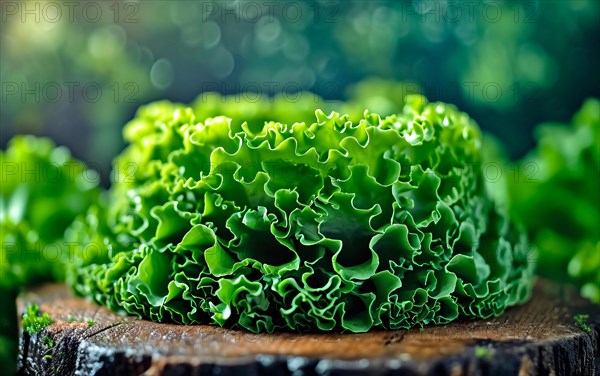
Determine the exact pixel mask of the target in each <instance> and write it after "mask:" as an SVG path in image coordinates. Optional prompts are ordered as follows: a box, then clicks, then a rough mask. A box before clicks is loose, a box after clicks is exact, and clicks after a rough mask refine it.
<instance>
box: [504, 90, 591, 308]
mask: <svg viewBox="0 0 600 376" xmlns="http://www.w3.org/2000/svg"><path fill="white" fill-rule="evenodd" d="M537 135H538V139H539V144H538V147H537V149H536V150H534V151H533V152H532V153H530V154H529V155H528V156H526V157H525V158H524V159H523V160H522V161H521V162H520V163H519V165H518V166H517V167H518V168H517V169H516V170H515V171H516V174H515V176H511V177H510V178H509V179H508V186H509V195H508V196H509V202H510V206H511V210H512V212H513V213H514V214H515V215H516V216H517V217H518V219H519V220H520V221H522V222H523V223H524V224H525V225H526V226H527V228H528V230H529V232H530V234H531V237H532V240H533V241H534V242H535V243H536V244H537V246H538V248H539V251H540V256H539V267H538V271H539V273H540V274H541V275H543V276H546V277H549V278H555V279H559V280H564V281H567V280H568V281H572V282H574V283H576V284H577V285H579V286H580V287H581V294H582V295H583V296H585V297H587V298H589V299H591V300H592V301H594V302H600V211H599V210H598V208H600V194H599V192H600V101H599V100H597V99H589V100H587V101H586V102H585V103H584V104H583V107H582V108H581V109H580V110H579V112H577V114H575V116H574V117H573V119H572V121H571V124H570V125H565V124H543V125H541V126H540V127H539V128H538V129H537Z"/></svg>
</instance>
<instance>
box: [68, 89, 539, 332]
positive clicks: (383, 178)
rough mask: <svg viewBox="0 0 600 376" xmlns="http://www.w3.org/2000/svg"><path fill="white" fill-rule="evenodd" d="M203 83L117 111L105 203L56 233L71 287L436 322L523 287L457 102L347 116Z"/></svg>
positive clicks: (311, 317)
mask: <svg viewBox="0 0 600 376" xmlns="http://www.w3.org/2000/svg"><path fill="white" fill-rule="evenodd" d="M210 98H212V99H210V101H209V100H206V97H203V98H202V100H198V101H197V102H196V104H195V107H193V108H190V107H186V106H182V105H177V104H172V103H168V102H159V103H154V104H150V105H148V106H145V107H142V108H141V109H140V110H139V112H138V114H137V116H136V118H135V119H134V120H132V121H131V122H130V123H129V124H128V125H127V126H126V127H125V130H124V134H125V138H126V139H127V141H129V142H130V146H129V147H128V148H127V149H126V150H125V151H124V152H123V153H122V155H121V156H119V157H118V159H117V161H116V162H117V163H116V171H115V175H116V176H117V177H118V178H117V179H116V180H115V181H114V183H113V187H112V189H111V196H110V200H109V202H108V203H107V204H106V205H103V206H100V207H98V208H94V209H93V212H91V213H90V215H88V217H87V219H86V218H81V219H80V220H78V221H77V222H76V223H75V224H74V225H73V227H72V228H71V231H69V233H68V237H69V238H70V239H71V241H78V242H80V244H81V245H82V246H81V249H80V252H79V255H80V257H79V259H78V263H77V264H75V267H74V268H72V270H71V271H70V273H69V282H70V283H71V285H72V286H73V287H74V289H75V290H76V291H77V292H78V293H79V294H81V295H84V296H88V297H90V298H92V299H93V300H95V301H96V302H98V303H101V304H103V305H106V306H108V307H110V308H111V309H113V310H116V311H121V312H126V313H129V314H135V315H138V316H140V317H144V318H149V319H151V320H155V321H169V322H176V323H182V324H193V323H208V324H217V325H221V326H227V327H234V326H235V327H241V328H245V329H248V330H250V331H253V332H271V331H274V330H277V329H286V328H287V329H291V330H336V331H343V330H347V331H352V332H364V331H367V330H369V329H372V328H375V327H381V328H390V329H397V328H409V327H412V326H415V325H420V326H422V325H427V324H430V323H435V324H444V323H448V322H450V321H452V320H454V319H456V318H457V317H459V316H469V317H479V318H486V317H490V316H494V315H499V314H500V313H502V312H503V311H504V309H505V308H506V307H508V306H511V305H515V304H518V303H520V302H523V301H525V300H526V299H527V298H528V296H529V294H530V287H531V281H532V263H531V262H530V260H529V259H528V252H529V251H530V250H529V249H528V247H527V243H526V241H525V239H524V238H523V236H522V235H521V234H520V233H518V232H515V231H514V229H513V228H512V227H511V225H510V223H509V222H508V221H507V218H506V216H505V214H504V213H503V212H501V211H500V210H499V209H498V208H497V207H496V206H495V204H494V202H492V200H491V199H490V198H489V197H488V196H487V194H486V193H485V189H484V187H483V181H482V176H481V171H480V166H479V165H478V163H479V153H480V147H481V146H480V142H481V138H480V132H479V129H478V127H477V126H476V124H475V123H474V122H473V121H472V120H471V119H470V118H469V117H468V116H467V115H466V114H464V113H461V112H459V111H457V110H456V109H455V108H454V107H453V106H451V105H446V104H442V103H431V104H430V103H427V101H426V100H425V99H424V98H423V97H420V96H411V97H408V98H407V104H406V105H405V106H404V108H403V110H402V112H401V113H399V114H396V115H391V116H388V117H385V118H381V117H380V116H379V115H377V114H373V113H369V112H365V113H364V115H363V116H361V117H360V121H355V122H352V121H350V120H349V117H348V116H347V115H340V114H338V113H335V112H331V113H330V114H326V113H324V112H323V111H320V110H317V111H316V112H315V113H314V115H310V113H308V112H307V111H306V108H307V106H306V103H305V104H303V105H299V107H298V108H295V107H294V106H293V105H290V103H284V102H283V101H281V100H279V101H277V100H276V101H275V102H273V103H266V102H258V103H243V104H240V103H236V102H235V101H232V100H231V99H230V98H229V99H228V98H224V99H223V98H219V97H214V96H212V97H210ZM211 101H212V102H211ZM265 106H266V108H270V109H271V110H272V114H273V118H271V119H269V118H268V115H269V113H264V108H265ZM313 107H314V104H313ZM261 108H262V109H263V110H262V111H263V112H261ZM282 109H285V110H282ZM217 110H218V111H217ZM242 110H243V111H242ZM295 110H297V111H295ZM215 112H216V113H215ZM240 113H242V114H243V117H242V115H240ZM218 114H221V115H226V116H217V115H218ZM253 114H254V115H256V116H254V115H253ZM270 120H277V121H276V122H275V121H270ZM132 166H133V168H132ZM92 245H95V248H94V251H93V252H92V251H90V249H91V248H90V247H91V246H92Z"/></svg>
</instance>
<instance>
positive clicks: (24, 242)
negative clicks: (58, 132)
mask: <svg viewBox="0 0 600 376" xmlns="http://www.w3.org/2000/svg"><path fill="white" fill-rule="evenodd" d="M0 165H1V168H2V189H1V191H0V242H1V245H0V247H1V248H0V252H1V253H0V295H1V296H0V304H1V305H2V307H4V308H3V310H2V312H3V313H2V317H1V318H0V346H1V347H0V350H1V351H0V357H2V358H3V359H6V361H4V360H3V362H2V364H3V365H5V364H6V365H7V366H9V367H10V368H13V366H14V363H15V360H16V356H15V351H16V337H15V336H16V328H17V324H16V310H15V301H14V299H15V296H16V293H17V292H18V291H19V289H20V288H21V287H22V286H25V285H29V284H33V283H38V282H43V281H48V280H55V279H62V278H63V277H64V269H65V268H64V264H65V263H66V262H68V261H69V247H68V246H67V245H66V244H65V243H64V240H63V239H64V231H65V229H66V228H67V227H68V226H69V225H70V224H71V222H72V221H73V220H74V219H75V217H77V216H78V215H80V214H81V213H84V212H85V211H86V210H87V208H88V207H89V205H90V204H91V203H93V202H95V201H96V198H97V196H98V189H97V184H98V181H99V178H98V174H97V173H95V172H93V171H90V170H86V168H85V165H84V164H83V163H81V162H79V161H76V160H74V159H73V158H72V157H71V155H70V153H69V151H68V150H67V149H66V148H64V147H58V148H57V147H55V145H54V143H52V142H51V141H50V140H48V139H44V138H35V137H32V136H17V137H15V138H13V139H12V140H11V142H10V144H9V146H8V148H7V150H6V151H2V152H0Z"/></svg>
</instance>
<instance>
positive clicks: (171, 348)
mask: <svg viewBox="0 0 600 376" xmlns="http://www.w3.org/2000/svg"><path fill="white" fill-rule="evenodd" d="M18 304H19V310H20V311H21V312H22V311H23V310H24V308H25V307H26V305H28V304H38V305H39V306H40V308H41V310H42V312H46V313H48V314H50V316H51V317H52V320H53V322H52V324H51V325H50V326H48V327H47V328H46V329H44V330H43V331H42V332H40V333H37V334H34V335H29V334H27V333H23V332H22V333H21V338H20V359H19V368H20V371H19V372H20V373H21V374H24V375H142V374H143V375H230V374H236V375H237V374H239V375H267V374H268V375H287V374H293V375H359V374H376V375H388V374H390V375H391V374H393V375H396V374H398V375H434V374H435V375H437V374H440V375H452V376H458V375H565V376H573V375H594V374H600V367H599V365H598V364H597V362H598V359H599V342H598V336H599V333H600V325H598V324H600V313H599V306H592V305H589V304H587V303H586V302H585V301H583V300H581V299H580V298H578V297H577V295H576V293H575V292H574V291H572V290H570V289H568V288H565V287H560V286H557V285H554V284H552V283H550V282H547V281H543V280H540V281H538V282H537V284H536V287H535V291H534V294H533V298H532V300H531V301H530V302H529V303H528V304H526V305H524V306H521V307H515V308H512V309H509V310H507V312H506V313H505V314H504V315H502V316H500V317H497V318H494V319H490V320H477V321H475V320H474V321H468V320H462V321H457V322H454V323H452V324H450V325H445V326H429V327H426V328H424V329H423V330H419V329H412V330H397V331H373V332H369V333H364V334H338V333H326V334H325V333H317V334H294V333H274V334H260V335H257V334H252V333H248V332H245V331H238V330H228V329H222V328H218V327H214V326H204V325H196V326H181V325H172V324H158V323H153V322H150V321H145V320H139V319H136V318H133V317H123V316H119V315H116V314H114V313H112V312H110V311H109V310H107V309H105V308H104V307H99V306H98V305H96V304H93V303H90V302H88V301H86V300H84V299H80V298H75V297H73V295H72V294H71V293H70V291H69V290H68V288H67V287H65V286H64V285H59V284H50V285H45V286H41V287H38V288H35V289H32V290H29V291H28V292H26V293H25V294H23V295H22V296H21V298H20V299H19V302H18ZM582 313H584V314H589V319H588V320H587V323H588V325H589V326H590V331H589V333H588V332H586V331H585V330H584V329H583V328H582V325H580V324H578V323H576V322H575V320H574V315H576V314H582Z"/></svg>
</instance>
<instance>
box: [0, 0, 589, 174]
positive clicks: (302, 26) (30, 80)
mask: <svg viewBox="0 0 600 376" xmlns="http://www.w3.org/2000/svg"><path fill="white" fill-rule="evenodd" d="M0 4H1V7H2V11H1V17H2V20H1V28H2V30H1V36H0V40H1V47H0V55H1V65H0V75H1V83H2V90H1V95H2V98H1V102H0V103H1V109H2V111H0V121H1V124H2V131H1V137H0V147H2V148H4V147H5V146H6V143H7V142H8V140H9V139H10V138H11V137H12V136H13V135H14V134H20V133H27V134H35V135H44V136H49V137H51V138H52V139H53V140H55V141H56V143H57V144H58V145H66V146H68V147H69V148H70V149H71V150H72V152H73V154H74V156H75V157H77V158H79V159H82V160H84V161H86V162H88V163H90V164H91V167H93V168H96V169H98V170H99V171H100V173H101V175H102V178H103V182H104V184H105V185H106V184H107V183H108V175H109V171H110V163H111V160H112V159H113V158H114V156H115V155H116V154H117V153H118V152H119V151H120V150H121V148H122V147H123V142H122V139H121V133H120V132H121V127H122V125H123V124H124V123H125V122H126V121H127V120H128V119H130V118H131V117H132V116H133V113H134V112H135V110H136V108H137V107H138V106H139V105H140V104H142V103H146V102H149V101H152V100H156V99H171V100H175V101H183V102H190V101H192V100H193V99H194V98H195V97H196V96H197V95H198V94H199V93H201V92H205V91H218V92H221V93H237V92H243V91H252V92H255V91H259V92H262V93H265V94H267V95H272V94H275V93H277V92H282V91H283V92H291V93H293V92H297V91H299V90H309V91H313V92H315V93H317V94H319V95H321V96H323V97H324V98H325V99H328V100H333V99H345V98H347V95H348V88H349V87H351V86H352V85H353V84H355V83H356V82H359V81H361V80H363V79H365V78H369V77H378V78H383V79H393V80H396V81H402V82H410V83H411V85H413V86H414V87H415V88H416V87H417V86H418V87H419V88H420V90H421V91H422V92H423V93H424V94H425V95H426V96H427V97H429V99H430V100H442V101H446V102H451V103H455V104H456V105H458V107H459V108H460V109H461V110H464V111H466V112H467V113H469V114H470V115H472V116H473V117H474V118H475V119H476V120H477V121H478V122H479V124H480V126H481V127H482V128H484V129H485V130H487V131H489V132H491V133H493V134H494V135H496V136H497V137H498V138H499V139H500V141H502V142H503V143H504V144H505V145H507V146H508V151H509V154H510V157H511V158H516V157H520V156H522V155H524V154H525V153H526V152H527V151H528V150H529V149H530V148H531V147H532V146H533V145H534V139H533V135H532V129H533V127H534V125H535V124H537V123H540V122H542V121H545V120H554V121H562V122H566V121H568V119H569V118H570V116H571V115H572V114H573V113H574V112H575V110H576V109H577V108H579V106H580V105H581V103H582V102H583V100H584V98H586V97H589V96H600V75H598V74H597V69H598V67H599V66H600V52H599V51H598V47H597V46H599V45H600V2H598V1H596V0H589V1H587V0H575V1H519V2H516V1H484V2H480V3H477V2H470V1H444V0H439V1H438V0H432V1H398V2H396V1H372V2H367V1H348V2H341V1H311V2H308V1H306V2H304V1H291V2H281V1H266V2H263V1H207V2H191V1H148V2H144V1H138V2H119V1H116V2H115V1H102V2H97V1H96V2H94V1H92V2H78V1H71V2H65V3H61V2H56V1H26V2H20V1H2V2H0ZM409 87H411V86H410V85H409ZM370 95H372V93H370Z"/></svg>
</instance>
